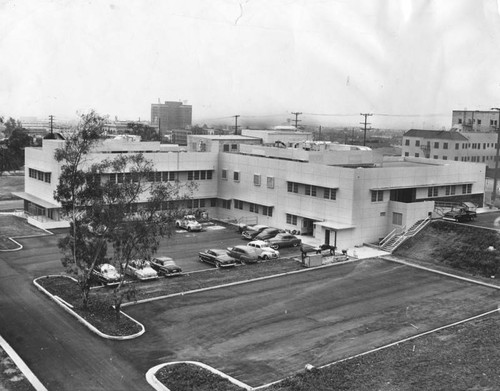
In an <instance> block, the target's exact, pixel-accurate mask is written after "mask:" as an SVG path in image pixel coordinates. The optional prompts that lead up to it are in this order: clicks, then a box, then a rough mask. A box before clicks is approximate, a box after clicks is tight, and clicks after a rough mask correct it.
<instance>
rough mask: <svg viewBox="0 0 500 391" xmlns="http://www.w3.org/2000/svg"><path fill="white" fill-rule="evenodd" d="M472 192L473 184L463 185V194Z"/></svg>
mask: <svg viewBox="0 0 500 391" xmlns="http://www.w3.org/2000/svg"><path fill="white" fill-rule="evenodd" d="M470 193H472V184H468V185H462V194H470Z"/></svg>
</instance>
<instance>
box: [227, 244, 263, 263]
mask: <svg viewBox="0 0 500 391" xmlns="http://www.w3.org/2000/svg"><path fill="white" fill-rule="evenodd" d="M227 253H228V255H229V256H231V257H233V258H234V259H236V260H237V261H238V262H240V263H256V262H258V261H259V259H260V251H259V250H258V249H256V248H253V247H250V246H234V247H228V248H227Z"/></svg>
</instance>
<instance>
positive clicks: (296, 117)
mask: <svg viewBox="0 0 500 391" xmlns="http://www.w3.org/2000/svg"><path fill="white" fill-rule="evenodd" d="M292 114H293V115H294V116H295V129H298V125H299V122H301V121H300V120H299V115H301V114H302V113H299V112H298V111H296V112H293V111H292Z"/></svg>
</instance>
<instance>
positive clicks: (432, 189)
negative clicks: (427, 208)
mask: <svg viewBox="0 0 500 391" xmlns="http://www.w3.org/2000/svg"><path fill="white" fill-rule="evenodd" d="M438 195H439V190H438V187H437V186H434V187H429V188H428V189H427V196H428V197H437V196H438Z"/></svg>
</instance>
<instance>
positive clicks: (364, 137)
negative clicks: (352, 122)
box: [359, 113, 373, 146]
mask: <svg viewBox="0 0 500 391" xmlns="http://www.w3.org/2000/svg"><path fill="white" fill-rule="evenodd" d="M359 115H363V116H364V117H365V122H360V124H361V125H364V131H365V132H364V136H363V146H365V145H366V126H367V125H371V124H370V123H369V122H368V117H371V116H372V115H373V114H369V113H364V114H363V113H360V114H359ZM370 129H371V128H370ZM370 129H368V130H370Z"/></svg>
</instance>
